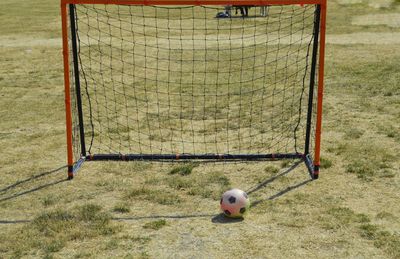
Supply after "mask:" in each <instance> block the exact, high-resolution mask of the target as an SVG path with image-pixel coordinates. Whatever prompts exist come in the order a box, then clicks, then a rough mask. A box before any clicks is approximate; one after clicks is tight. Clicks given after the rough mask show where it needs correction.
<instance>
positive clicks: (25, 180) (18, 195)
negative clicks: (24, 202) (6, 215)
mask: <svg viewBox="0 0 400 259" xmlns="http://www.w3.org/2000/svg"><path fill="white" fill-rule="evenodd" d="M66 167H67V166H66V165H65V166H61V167H58V168H56V169H52V170H50V171H46V172H42V173H39V174H36V175H33V176H31V177H29V178H26V179H23V180H19V181H17V182H15V183H13V184H11V185H9V186H6V187H4V188H2V189H0V195H5V194H7V192H8V191H10V190H12V189H14V188H16V187H18V186H19V185H21V184H24V183H29V182H31V181H33V180H37V179H39V178H42V177H44V176H48V175H51V174H54V173H56V172H59V171H61V170H62V169H64V168H66ZM65 181H67V179H65V178H64V179H61V180H56V181H53V182H50V183H46V184H43V185H40V186H37V187H34V188H32V189H29V190H26V191H22V192H19V193H15V194H12V195H9V196H7V197H3V198H0V202H3V201H7V200H11V199H14V198H17V197H20V196H23V195H26V194H29V193H32V192H36V191H39V190H41V189H44V188H46V187H50V186H53V185H56V184H59V183H62V182H65Z"/></svg>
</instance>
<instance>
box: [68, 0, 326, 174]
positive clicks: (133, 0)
mask: <svg viewBox="0 0 400 259" xmlns="http://www.w3.org/2000/svg"><path fill="white" fill-rule="evenodd" d="M69 4H105V5H194V6H196V5H197V6H198V5H220V6H224V5H253V6H266V5H306V4H307V5H311V4H314V5H319V7H320V25H319V56H318V89H317V104H316V108H317V111H316V124H315V143H314V145H315V146H314V159H313V161H312V163H313V167H314V169H313V175H312V178H313V179H317V178H318V175H319V167H320V152H321V132H322V130H321V129H322V100H323V90H324V60H325V32H326V9H327V0H231V1H226V0H61V22H62V47H63V63H64V91H65V115H66V137H67V164H68V179H72V178H73V175H74V165H75V163H77V161H74V157H73V139H72V110H71V94H70V74H69V73H70V63H69V44H68V39H69V38H68V5H69Z"/></svg>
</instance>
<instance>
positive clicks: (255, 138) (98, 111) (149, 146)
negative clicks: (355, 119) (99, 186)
mask: <svg viewBox="0 0 400 259" xmlns="http://www.w3.org/2000/svg"><path fill="white" fill-rule="evenodd" d="M260 11H261V14H260ZM219 12H224V8H223V7H213V6H183V7H182V6H181V7H166V6H128V5H76V6H75V22H76V37H77V45H78V49H77V52H78V63H79V77H80V84H81V98H82V110H83V122H84V125H83V127H84V130H85V142H86V149H87V151H88V153H90V154H177V153H179V154H272V153H293V152H299V153H301V152H304V141H305V132H306V117H307V110H308V108H307V106H308V98H309V96H308V87H309V79H310V67H311V55H312V43H313V30H314V22H315V21H314V16H315V6H314V5H304V6H298V5H287V6H268V7H267V8H266V10H265V8H262V7H252V8H250V10H249V14H248V16H247V17H242V16H241V14H240V13H239V14H238V15H237V16H236V14H235V11H234V10H232V11H231V16H230V17H229V18H216V15H217V14H218V13H219ZM263 12H264V13H263ZM71 78H72V79H73V72H71ZM71 82H74V80H71ZM73 88H74V87H71V89H73ZM72 91H75V90H74V89H73V90H72ZM73 94H75V92H74V93H73ZM73 107H74V111H75V112H74V129H75V130H74V140H76V142H78V143H77V144H76V145H75V147H76V150H75V152H76V153H77V156H79V154H80V150H79V149H80V144H79V127H80V126H81V125H79V121H78V119H77V112H76V109H77V106H76V102H74V103H73Z"/></svg>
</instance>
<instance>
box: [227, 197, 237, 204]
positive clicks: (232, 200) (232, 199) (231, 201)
mask: <svg viewBox="0 0 400 259" xmlns="http://www.w3.org/2000/svg"><path fill="white" fill-rule="evenodd" d="M228 201H229V203H230V204H232V203H235V202H236V198H235V197H233V196H231V197H229V199H228Z"/></svg>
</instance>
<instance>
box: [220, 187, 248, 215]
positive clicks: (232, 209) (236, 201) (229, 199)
mask: <svg viewBox="0 0 400 259" xmlns="http://www.w3.org/2000/svg"><path fill="white" fill-rule="evenodd" d="M220 205H221V210H222V212H223V213H224V214H225V216H227V217H230V218H242V217H243V216H244V214H245V213H246V212H247V211H248V210H249V208H250V200H249V197H248V196H247V193H245V192H244V191H242V190H239V189H232V190H229V191H226V192H225V193H224V194H222V198H221V201H220Z"/></svg>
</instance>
